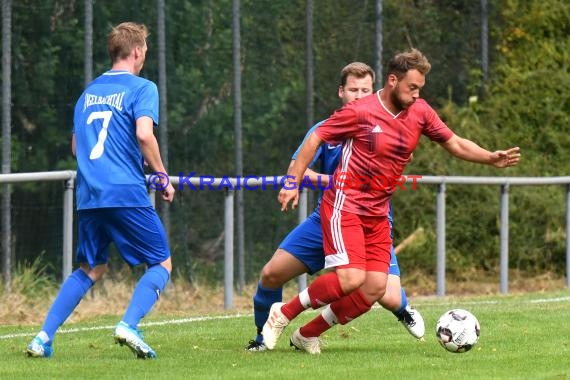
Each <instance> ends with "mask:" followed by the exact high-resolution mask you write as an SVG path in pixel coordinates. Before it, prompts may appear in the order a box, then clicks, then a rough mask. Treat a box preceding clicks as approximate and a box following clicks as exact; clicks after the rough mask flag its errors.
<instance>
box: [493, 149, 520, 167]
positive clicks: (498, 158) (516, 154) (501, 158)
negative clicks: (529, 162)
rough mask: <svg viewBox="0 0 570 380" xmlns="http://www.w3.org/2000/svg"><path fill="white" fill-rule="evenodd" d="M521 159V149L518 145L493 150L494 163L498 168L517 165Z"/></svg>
mask: <svg viewBox="0 0 570 380" xmlns="http://www.w3.org/2000/svg"><path fill="white" fill-rule="evenodd" d="M520 159H521V149H520V148H519V147H518V146H517V147H514V148H510V149H507V150H497V151H496V152H493V157H492V164H493V166H495V167H497V168H508V167H510V166H515V165H517V164H518V163H519V161H520Z"/></svg>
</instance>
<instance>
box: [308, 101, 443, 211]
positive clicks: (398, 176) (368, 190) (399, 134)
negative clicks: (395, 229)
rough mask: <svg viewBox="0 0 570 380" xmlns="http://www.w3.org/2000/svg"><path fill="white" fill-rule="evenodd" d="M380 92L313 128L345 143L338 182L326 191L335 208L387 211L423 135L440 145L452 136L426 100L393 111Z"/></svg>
mask: <svg viewBox="0 0 570 380" xmlns="http://www.w3.org/2000/svg"><path fill="white" fill-rule="evenodd" d="M380 91H381V90H380ZM380 91H378V92H377V93H376V94H375V95H371V96H367V97H365V98H362V99H360V100H358V101H355V102H351V103H349V104H347V105H346V106H344V107H343V108H341V109H339V110H337V111H336V112H335V113H334V114H333V115H332V116H331V117H329V118H328V119H327V120H325V122H324V123H322V124H321V125H320V126H319V127H318V128H317V129H316V130H315V133H316V134H317V136H319V137H320V138H321V139H322V140H324V141H326V142H327V143H329V144H338V143H341V142H342V144H343V148H342V149H343V152H342V158H341V161H340V163H339V166H338V167H337V168H336V171H335V174H334V178H335V180H334V181H333V185H332V187H331V189H330V190H327V191H325V192H324V195H323V200H324V201H325V202H328V203H329V204H331V205H333V207H335V208H336V209H339V210H343V211H346V212H350V213H354V214H359V215H368V216H373V215H376V216H385V215H388V211H389V200H390V197H391V196H392V194H393V193H394V190H395V187H396V183H397V182H399V181H402V173H403V171H404V168H405V167H406V164H407V163H408V162H409V158H410V155H411V154H412V152H413V151H414V150H415V148H416V146H417V145H418V141H419V139H420V136H421V135H422V134H423V135H426V136H427V137H428V138H429V139H430V140H432V141H435V142H438V143H443V142H446V141H447V140H449V139H450V138H451V137H452V136H453V132H452V131H451V130H450V129H449V128H448V127H447V125H445V123H444V122H443V121H441V119H440V118H439V116H438V115H437V113H436V112H435V111H434V109H433V108H431V107H430V106H429V104H427V103H426V102H425V100H423V99H418V100H416V102H415V103H414V104H412V105H411V106H410V107H409V108H408V109H406V110H403V111H401V112H400V113H398V114H397V115H394V114H393V113H392V112H390V111H389V110H388V109H387V108H386V107H385V106H384V104H382V101H381V99H380Z"/></svg>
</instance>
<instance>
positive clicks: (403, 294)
mask: <svg viewBox="0 0 570 380" xmlns="http://www.w3.org/2000/svg"><path fill="white" fill-rule="evenodd" d="M400 296H401V298H402V300H401V303H400V308H399V309H398V310H397V311H394V312H392V313H393V314H394V315H395V316H396V317H399V316H400V314H401V313H402V311H404V309H405V308H406V306H408V298H407V297H406V291H405V290H404V288H401V289H400Z"/></svg>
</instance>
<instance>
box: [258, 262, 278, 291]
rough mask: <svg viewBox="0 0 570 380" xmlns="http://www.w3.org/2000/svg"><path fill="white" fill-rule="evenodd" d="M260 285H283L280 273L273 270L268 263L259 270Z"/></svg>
mask: <svg viewBox="0 0 570 380" xmlns="http://www.w3.org/2000/svg"><path fill="white" fill-rule="evenodd" d="M261 286H263V287H264V288H271V289H276V288H280V287H282V286H283V281H282V278H281V275H280V273H279V272H278V271H276V270H273V268H272V267H271V266H269V265H266V266H264V267H263V269H262V270H261Z"/></svg>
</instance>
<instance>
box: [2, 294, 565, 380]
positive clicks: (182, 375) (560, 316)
mask: <svg viewBox="0 0 570 380" xmlns="http://www.w3.org/2000/svg"><path fill="white" fill-rule="evenodd" d="M415 306H416V307H417V308H418V310H420V311H421V313H422V314H423V316H424V318H425V321H426V330H427V331H426V337H425V341H423V342H422V341H416V340H414V339H413V338H412V337H411V336H410V335H409V334H408V333H407V332H406V330H405V329H404V328H403V327H402V326H401V325H400V324H399V323H398V322H396V320H395V318H394V317H393V316H392V315H391V314H389V313H388V312H386V311H384V310H381V309H374V310H372V311H371V312H370V313H368V314H366V315H365V316H362V317H361V318H359V319H357V320H355V321H353V322H352V323H350V324H349V325H347V326H336V327H334V328H333V329H331V330H329V331H328V333H327V334H326V335H325V336H324V342H325V345H324V346H323V349H322V351H323V353H322V354H321V355H320V356H311V355H308V354H305V353H302V352H298V351H297V352H296V351H293V350H291V349H290V348H289V347H288V336H289V334H290V333H291V332H292V331H293V328H296V327H297V326H299V325H300V324H301V323H302V322H304V321H307V320H309V319H310V318H312V317H314V316H315V313H314V312H306V313H304V314H303V315H301V316H300V317H299V318H298V319H297V320H295V321H293V323H292V325H291V326H290V327H289V328H288V329H287V330H286V331H285V333H284V336H283V337H282V338H281V340H280V341H279V342H278V345H277V347H276V349H275V350H274V351H271V352H262V353H250V352H246V351H245V350H243V347H244V345H245V344H246V343H247V341H248V340H249V339H251V338H252V337H253V335H252V333H253V330H254V328H253V327H252V324H253V321H252V317H251V316H250V315H245V316H243V315H242V316H225V317H224V316H220V315H217V316H216V315H211V316H208V317H209V319H206V320H196V318H186V320H181V319H183V318H181V317H180V316H177V317H172V321H177V322H176V323H168V321H169V320H170V316H167V315H158V314H153V315H151V316H149V317H148V318H147V320H146V322H147V323H151V325H150V326H149V325H146V326H142V327H141V328H142V329H143V330H144V333H145V338H146V341H147V342H148V343H149V344H150V345H151V346H153V347H154V348H155V349H156V351H157V353H158V359H157V360H153V361H141V360H135V359H133V357H132V356H131V354H130V351H129V350H128V349H127V348H125V347H119V346H116V345H115V344H113V340H112V338H111V333H112V326H114V324H115V323H116V322H117V319H118V317H116V316H109V317H105V318H98V319H96V320H92V321H89V322H88V323H85V322H84V323H78V324H67V325H65V326H64V329H63V330H62V331H61V332H60V333H59V334H58V336H57V338H56V341H55V344H54V348H55V355H54V357H53V358H51V359H49V360H46V359H31V358H26V357H25V355H24V353H23V352H24V349H25V346H26V344H27V343H28V342H29V340H30V339H31V338H32V336H33V334H34V333H35V332H36V330H37V328H38V326H0V351H1V353H2V357H1V361H2V365H1V369H0V373H1V375H2V376H1V377H2V378H5V379H20V378H39V379H66V378H67V379H76V378H80V379H129V378H137V379H271V380H273V379H322V380H324V379H347V380H362V379H380V378H382V379H391V378H392V379H570V343H569V338H570V291H564V292H557V293H547V294H544V293H541V294H537V293H535V294H527V295H523V296H521V295H517V296H493V297H476V298H474V297H471V298H434V299H420V300H416V302H415ZM456 307H461V308H465V309H467V310H470V311H471V312H473V313H474V314H475V315H476V316H477V318H478V319H479V321H480V323H481V338H480V340H479V343H478V344H477V345H476V346H475V347H474V348H473V350H471V351H469V352H467V353H464V354H453V353H449V352H447V351H445V350H444V349H443V348H442V347H441V346H439V344H438V343H437V341H436V338H435V335H434V326H435V322H436V320H437V318H438V317H439V316H440V315H441V314H442V313H443V312H444V311H446V310H448V309H451V308H456ZM69 329H73V330H74V331H66V330H69Z"/></svg>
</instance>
